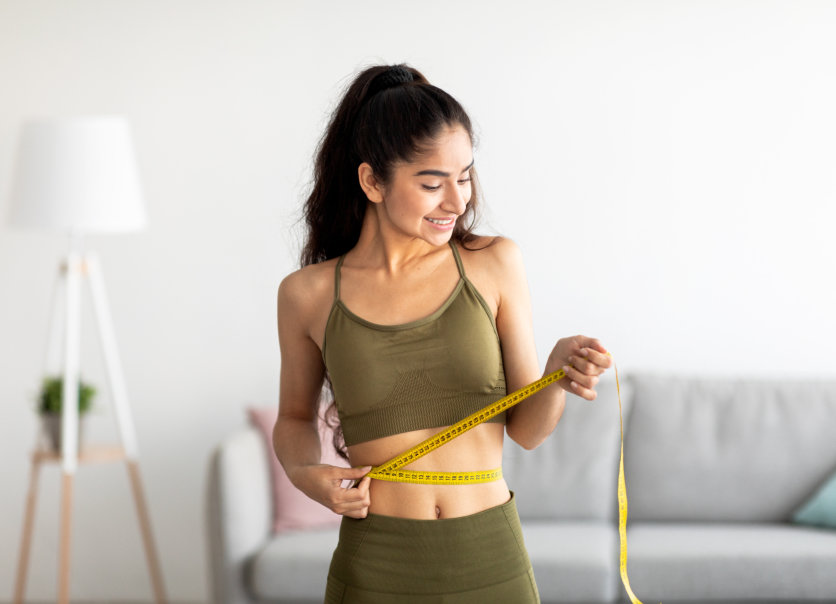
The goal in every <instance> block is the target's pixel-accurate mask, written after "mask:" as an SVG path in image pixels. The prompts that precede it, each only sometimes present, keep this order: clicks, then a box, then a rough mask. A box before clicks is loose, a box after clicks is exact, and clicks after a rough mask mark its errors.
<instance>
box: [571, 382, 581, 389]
mask: <svg viewBox="0 0 836 604" xmlns="http://www.w3.org/2000/svg"><path fill="white" fill-rule="evenodd" d="M572 388H580V386H578V383H577V382H572Z"/></svg>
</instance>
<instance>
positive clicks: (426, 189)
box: [421, 185, 441, 191]
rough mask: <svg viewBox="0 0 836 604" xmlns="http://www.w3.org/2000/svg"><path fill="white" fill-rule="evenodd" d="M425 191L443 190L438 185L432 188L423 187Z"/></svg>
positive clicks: (428, 186)
mask: <svg viewBox="0 0 836 604" xmlns="http://www.w3.org/2000/svg"><path fill="white" fill-rule="evenodd" d="M421 187H423V189H424V190H425V191H438V190H439V189H440V188H441V185H436V186H434V187H431V186H430V185H421Z"/></svg>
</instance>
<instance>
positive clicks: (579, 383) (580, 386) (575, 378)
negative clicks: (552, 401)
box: [563, 365, 598, 400]
mask: <svg viewBox="0 0 836 604" xmlns="http://www.w3.org/2000/svg"><path fill="white" fill-rule="evenodd" d="M563 371H565V372H566V377H567V378H568V379H569V380H570V384H569V385H570V387H571V388H572V390H571V391H572V392H573V393H575V394H579V393H580V392H582V391H583V390H592V389H593V388H595V386H596V384H598V376H597V375H587V374H585V373H583V372H581V371H579V370H578V369H576V368H574V367H571V366H569V365H566V366H565V367H564V368H563ZM584 398H588V397H584ZM593 398H594V397H593ZM589 400H592V399H589Z"/></svg>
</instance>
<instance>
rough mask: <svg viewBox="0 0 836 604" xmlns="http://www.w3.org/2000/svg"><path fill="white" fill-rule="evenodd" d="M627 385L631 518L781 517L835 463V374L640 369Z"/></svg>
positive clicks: (784, 517) (626, 453) (626, 457)
mask: <svg viewBox="0 0 836 604" xmlns="http://www.w3.org/2000/svg"><path fill="white" fill-rule="evenodd" d="M632 385H633V387H634V391H633V407H632V409H631V413H630V417H629V421H628V422H627V428H626V430H627V434H626V436H625V442H624V447H625V451H624V463H625V471H626V475H627V493H628V496H629V501H630V517H631V519H633V520H643V519H644V520H671V521H676V520H689V521H698V520H707V521H751V522H768V521H788V520H789V519H790V516H791V514H792V512H793V511H794V510H795V509H797V508H798V506H799V505H800V504H801V503H802V502H803V501H804V500H805V499H807V498H808V497H809V496H810V495H811V494H812V493H813V492H814V491H815V489H816V488H817V487H818V485H820V484H822V482H824V480H825V478H826V477H827V476H828V474H829V473H830V472H831V471H832V469H833V467H834V465H836V438H833V430H832V426H834V425H836V382H818V383H816V382H787V381H777V380H748V381H743V380H708V379H686V378H676V377H655V376H638V375H637V376H634V377H633V378H632ZM777 485H780V486H779V487H778V486H777ZM776 487H777V488H776Z"/></svg>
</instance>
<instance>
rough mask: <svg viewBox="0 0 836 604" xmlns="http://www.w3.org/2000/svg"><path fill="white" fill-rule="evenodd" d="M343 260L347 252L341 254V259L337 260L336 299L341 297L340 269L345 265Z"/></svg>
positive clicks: (335, 277)
mask: <svg viewBox="0 0 836 604" xmlns="http://www.w3.org/2000/svg"><path fill="white" fill-rule="evenodd" d="M343 260H345V254H343V255H342V256H340V259H339V260H337V268H335V269H334V301H335V302H336V301H337V300H339V299H340V270H341V269H342V267H343Z"/></svg>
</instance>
